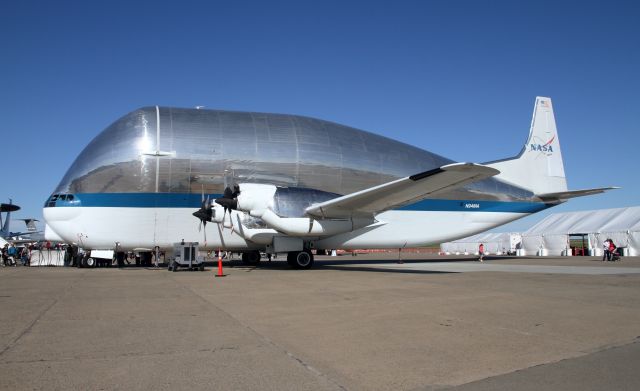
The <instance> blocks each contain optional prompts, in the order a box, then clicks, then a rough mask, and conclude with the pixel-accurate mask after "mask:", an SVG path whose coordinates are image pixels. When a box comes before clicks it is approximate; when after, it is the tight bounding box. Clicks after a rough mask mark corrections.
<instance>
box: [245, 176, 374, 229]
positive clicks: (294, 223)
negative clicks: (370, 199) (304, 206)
mask: <svg viewBox="0 0 640 391" xmlns="http://www.w3.org/2000/svg"><path fill="white" fill-rule="evenodd" d="M276 191H277V188H276V186H274V185H265V184H257V183H241V184H240V194H239V195H238V198H237V199H238V207H237V210H239V211H242V212H245V213H248V214H249V215H251V216H253V217H258V218H260V219H262V221H264V222H265V223H266V224H267V225H268V226H269V228H272V229H275V230H277V231H279V232H282V233H285V234H287V235H290V236H306V237H321V236H331V235H336V234H340V233H344V232H351V231H353V230H355V229H358V228H362V227H365V226H367V225H370V224H372V223H373V222H374V220H373V218H348V219H339V220H329V219H315V218H311V217H280V216H278V215H277V214H276V213H275V212H274V211H273V210H274V202H275V201H274V200H275V194H276Z"/></svg>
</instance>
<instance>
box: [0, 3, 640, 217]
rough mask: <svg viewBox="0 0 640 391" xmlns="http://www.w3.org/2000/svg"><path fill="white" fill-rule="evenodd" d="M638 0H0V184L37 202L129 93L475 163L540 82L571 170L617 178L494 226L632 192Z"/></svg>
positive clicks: (523, 117) (526, 113)
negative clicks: (601, 191) (306, 124)
mask: <svg viewBox="0 0 640 391" xmlns="http://www.w3.org/2000/svg"><path fill="white" fill-rule="evenodd" d="M637 4H638V3H637V2H634V1H609V2H602V1H598V2H589V1H557V0H556V1H546V0H544V1H534V2H517V1H382V2H381V1H362V2H356V1H353V2H346V1H322V2H320V1H317V2H310V1H290V2H281V1H269V2H259V1H255V2H249V1H181V2H177V1H176V2H163V1H126V2H125V1H109V2H86V1H84V2H81V1H77V2H74V1H56V2H46V1H40V2H33V1H20V2H18V1H8V2H3V3H2V5H0V42H1V45H2V50H1V52H0V53H2V54H1V56H0V114H1V115H2V123H1V124H0V129H1V130H0V131H1V134H2V151H1V152H0V157H1V158H2V161H3V163H4V164H3V165H4V170H3V175H2V177H3V181H2V183H3V185H2V187H1V188H0V189H1V191H0V199H1V200H2V202H7V200H8V198H9V197H11V198H13V200H14V202H15V203H17V204H19V205H21V206H22V210H21V211H20V212H18V213H17V214H16V217H32V216H33V217H38V218H40V217H41V216H42V205H43V203H44V201H45V199H46V198H47V197H48V195H49V194H50V193H51V191H52V190H53V189H54V187H55V186H56V185H57V183H58V182H59V181H60V179H61V178H62V176H63V175H64V173H65V172H66V170H67V168H68V167H69V166H70V164H71V163H72V162H73V160H74V159H75V157H76V156H77V155H78V153H79V152H80V151H81V150H82V149H83V148H84V147H85V146H86V144H87V143H88V142H89V141H91V139H92V138H93V137H94V136H96V135H97V134H98V133H99V132H100V131H101V130H102V129H104V128H105V127H107V126H108V125H109V124H110V123H111V122H113V121H114V120H116V119H117V118H119V117H120V116H122V115H124V114H125V113H127V112H129V111H132V110H134V109H136V108H138V107H141V106H147V105H156V104H158V105H165V106H179V107H194V106H196V105H203V106H205V107H207V108H218V109H232V110H251V111H263V112H281V113H292V114H300V115H308V116H312V117H317V118H322V119H326V120H331V121H335V122H338V123H342V124H346V125H350V126H354V127H356V128H360V129H365V130H368V131H372V132H374V133H378V134H382V135H385V136H388V137H391V138H395V139H398V140H401V141H403V142H406V143H409V144H413V145H416V146H418V147H421V148H424V149H427V150H430V151H433V152H436V153H439V154H441V155H444V156H447V157H449V158H452V159H454V160H458V161H472V162H483V161H489V160H494V159H499V158H505V157H508V156H511V155H514V154H516V153H517V152H518V151H519V150H520V148H521V146H522V144H523V143H524V141H525V139H526V136H527V132H528V129H529V124H530V120H531V114H532V110H533V103H534V99H535V97H536V96H537V95H542V96H549V97H551V98H552V99H553V102H554V108H555V114H556V120H557V124H558V130H559V135H560V139H561V142H562V152H563V156H564V161H565V171H566V173H567V177H568V182H569V187H570V188H571V189H582V188H589V187H600V186H608V185H618V186H622V187H623V189H621V190H616V191H613V192H610V193H608V194H605V195H598V196H592V197H585V198H583V199H576V200H572V201H571V202H569V203H567V204H564V205H562V206H559V207H557V208H553V209H551V211H549V212H543V213H542V214H537V215H534V216H531V217H528V218H526V219H523V220H520V221H518V222H516V223H512V224H511V225H509V226H506V227H505V228H503V229H500V230H522V229H525V228H527V227H528V226H530V225H532V224H533V223H535V222H537V221H538V220H540V219H541V217H543V216H545V215H547V214H549V213H552V212H560V211H570V210H584V209H599V208H609V207H623V206H632V205H639V204H640V181H639V178H640V176H639V175H638V172H637V170H638V166H639V165H638V163H639V161H640V159H639V158H638V156H639V153H638V147H639V145H640V125H639V123H640V122H639V120H640V118H639V117H640V76H639V72H640V23H639V22H638V21H639V20H640V6H639V5H637ZM14 228H15V229H18V228H22V227H19V226H18V225H17V224H14Z"/></svg>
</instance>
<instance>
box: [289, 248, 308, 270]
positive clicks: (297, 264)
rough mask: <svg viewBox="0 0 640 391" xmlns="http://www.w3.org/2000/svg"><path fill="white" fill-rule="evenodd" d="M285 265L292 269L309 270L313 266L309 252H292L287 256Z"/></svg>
mask: <svg viewBox="0 0 640 391" xmlns="http://www.w3.org/2000/svg"><path fill="white" fill-rule="evenodd" d="M287 263H288V264H289V266H291V267H292V268H293V269H311V266H313V254H311V251H309V250H304V251H292V252H290V253H289V254H287Z"/></svg>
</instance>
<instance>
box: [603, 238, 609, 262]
mask: <svg viewBox="0 0 640 391" xmlns="http://www.w3.org/2000/svg"><path fill="white" fill-rule="evenodd" d="M610 245H611V241H610V240H609V239H607V240H605V241H604V243H602V249H603V250H604V253H603V254H602V262H604V261H609V260H611V253H610V252H609V246H610Z"/></svg>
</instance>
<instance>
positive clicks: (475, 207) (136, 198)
mask: <svg viewBox="0 0 640 391" xmlns="http://www.w3.org/2000/svg"><path fill="white" fill-rule="evenodd" d="M208 196H209V198H210V199H215V198H218V197H221V196H222V195H221V194H209V195H208ZM206 197H207V195H205V198H206ZM201 202H202V195H201V194H184V193H75V194H73V200H71V201H69V200H61V199H58V200H56V201H50V200H48V201H47V203H46V204H45V207H54V206H55V207H103V208H194V209H198V208H200V205H201ZM550 206H551V205H547V204H545V203H543V202H527V201H485V200H437V199H428V200H422V201H418V202H414V203H413V204H410V205H405V206H402V207H400V208H396V210H412V211H454V212H511V213H535V212H538V211H541V210H543V209H546V208H548V207H550Z"/></svg>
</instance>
